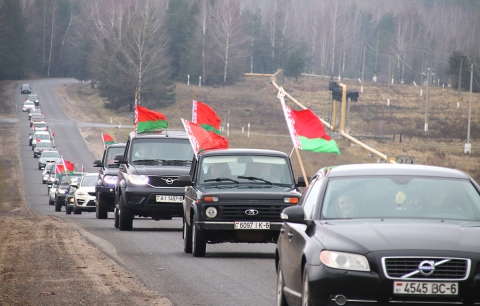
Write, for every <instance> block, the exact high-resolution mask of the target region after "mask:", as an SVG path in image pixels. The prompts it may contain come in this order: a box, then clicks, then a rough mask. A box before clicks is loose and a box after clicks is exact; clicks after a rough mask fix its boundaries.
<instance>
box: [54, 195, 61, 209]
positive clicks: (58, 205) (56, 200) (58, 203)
mask: <svg viewBox="0 0 480 306" xmlns="http://www.w3.org/2000/svg"><path fill="white" fill-rule="evenodd" d="M55 211H62V203H60V202H59V201H58V198H56V197H55Z"/></svg>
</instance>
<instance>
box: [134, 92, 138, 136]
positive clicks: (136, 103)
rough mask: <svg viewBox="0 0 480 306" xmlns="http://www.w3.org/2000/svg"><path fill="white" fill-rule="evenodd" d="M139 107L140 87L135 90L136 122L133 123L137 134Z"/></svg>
mask: <svg viewBox="0 0 480 306" xmlns="http://www.w3.org/2000/svg"><path fill="white" fill-rule="evenodd" d="M137 106H138V87H137V88H135V122H134V123H133V129H134V131H135V134H136V133H137V125H138V111H137Z"/></svg>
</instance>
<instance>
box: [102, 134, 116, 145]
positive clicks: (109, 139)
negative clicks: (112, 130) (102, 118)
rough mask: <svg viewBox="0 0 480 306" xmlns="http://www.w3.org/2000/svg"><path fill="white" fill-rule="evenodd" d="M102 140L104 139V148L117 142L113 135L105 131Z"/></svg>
mask: <svg viewBox="0 0 480 306" xmlns="http://www.w3.org/2000/svg"><path fill="white" fill-rule="evenodd" d="M102 141H103V147H104V148H106V147H108V146H109V145H112V144H114V143H115V141H113V138H112V136H110V135H108V134H104V133H102Z"/></svg>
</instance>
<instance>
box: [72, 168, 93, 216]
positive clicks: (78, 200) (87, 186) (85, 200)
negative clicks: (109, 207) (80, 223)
mask: <svg viewBox="0 0 480 306" xmlns="http://www.w3.org/2000/svg"><path fill="white" fill-rule="evenodd" d="M97 181H98V173H96V172H95V173H85V175H84V176H83V177H82V180H81V181H80V184H78V187H77V190H75V194H74V196H73V213H74V214H75V215H78V214H81V213H82V211H92V212H93V211H95V209H96V207H95V201H96V197H95V185H96V184H97Z"/></svg>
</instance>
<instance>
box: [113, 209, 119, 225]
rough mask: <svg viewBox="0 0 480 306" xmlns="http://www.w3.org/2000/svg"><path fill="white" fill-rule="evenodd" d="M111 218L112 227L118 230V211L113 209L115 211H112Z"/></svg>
mask: <svg viewBox="0 0 480 306" xmlns="http://www.w3.org/2000/svg"><path fill="white" fill-rule="evenodd" d="M113 217H114V222H113V226H115V228H118V219H119V217H118V210H117V208H116V207H115V209H114V210H113Z"/></svg>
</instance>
